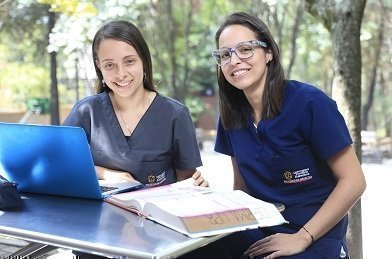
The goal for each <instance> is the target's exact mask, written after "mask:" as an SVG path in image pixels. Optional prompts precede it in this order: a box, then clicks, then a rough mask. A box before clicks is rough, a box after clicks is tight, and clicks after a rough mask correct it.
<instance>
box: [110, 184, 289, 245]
mask: <svg viewBox="0 0 392 259" xmlns="http://www.w3.org/2000/svg"><path fill="white" fill-rule="evenodd" d="M192 182H193V181H192ZM105 201H106V202H109V203H111V204H114V205H116V206H119V207H121V208H123V209H126V210H129V211H131V212H134V213H137V214H138V215H139V216H143V217H146V218H148V219H150V220H152V221H155V222H157V223H159V224H161V225H164V226H166V227H169V228H171V229H173V230H176V231H178V232H180V233H183V234H185V235H187V236H189V237H192V238H196V237H205V236H211V235H217V234H224V233H231V232H235V231H241V230H246V229H252V228H258V227H267V226H274V225H280V224H283V223H286V222H287V221H286V220H285V219H284V218H283V216H282V215H281V214H280V212H279V211H278V209H277V207H276V206H275V205H274V204H272V203H267V202H264V201H261V200H259V199H256V198H254V197H252V196H250V195H248V194H246V193H245V192H243V191H239V190H237V191H217V190H213V189H211V188H205V187H196V186H193V185H191V184H190V181H187V180H185V181H181V182H177V183H174V184H171V185H166V186H161V187H155V188H150V189H142V190H138V191H133V192H127V193H121V194H115V195H112V196H109V197H107V198H105Z"/></svg>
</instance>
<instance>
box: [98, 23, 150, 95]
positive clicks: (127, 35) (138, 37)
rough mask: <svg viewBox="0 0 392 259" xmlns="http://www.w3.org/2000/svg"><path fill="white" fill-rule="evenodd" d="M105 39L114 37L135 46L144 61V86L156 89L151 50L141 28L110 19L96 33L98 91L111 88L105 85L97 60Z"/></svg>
mask: <svg viewBox="0 0 392 259" xmlns="http://www.w3.org/2000/svg"><path fill="white" fill-rule="evenodd" d="M105 39H113V40H119V41H123V42H126V43H128V44H130V45H131V46H132V47H134V48H135V50H136V52H137V53H138V55H139V56H140V58H141V60H142V62H143V72H144V73H145V78H144V81H143V85H144V88H146V89H149V90H151V91H155V86H154V84H153V75H152V62H151V55H150V50H149V48H148V45H147V43H146V41H145V40H144V38H143V35H142V34H141V32H140V30H139V29H138V28H137V27H136V26H135V25H134V24H132V23H130V22H128V21H122V20H120V21H110V22H108V23H106V24H104V25H103V26H102V27H101V28H100V29H99V30H98V31H97V33H96V34H95V36H94V40H93V45H92V52H93V62H94V68H95V72H96V74H97V77H98V80H97V92H98V93H102V92H105V91H106V92H109V91H111V89H110V88H109V87H105V86H104V84H103V82H102V80H103V76H102V72H101V70H100V69H99V68H98V66H97V64H96V61H97V60H98V56H97V51H98V48H99V46H100V44H101V42H102V41H103V40H105Z"/></svg>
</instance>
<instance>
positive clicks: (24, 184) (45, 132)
mask: <svg viewBox="0 0 392 259" xmlns="http://www.w3.org/2000/svg"><path fill="white" fill-rule="evenodd" d="M0 174H1V175H3V176H4V177H5V178H6V179H8V180H9V181H12V182H15V183H16V184H17V188H18V190H19V191H20V192H29V193H41V194H50V195H60V196H71V197H79V198H89V199H103V198H105V197H107V196H108V195H112V194H115V193H120V192H126V191H132V190H136V189H139V188H142V187H143V184H141V183H139V182H120V183H110V185H106V186H100V183H99V181H98V178H97V176H96V173H95V167H94V162H93V159H92V156H91V152H90V148H89V144H88V141H87V137H86V134H85V131H84V130H83V129H82V128H79V127H70V126H54V125H37V124H18V123H4V122H0ZM102 189H104V190H105V191H102Z"/></svg>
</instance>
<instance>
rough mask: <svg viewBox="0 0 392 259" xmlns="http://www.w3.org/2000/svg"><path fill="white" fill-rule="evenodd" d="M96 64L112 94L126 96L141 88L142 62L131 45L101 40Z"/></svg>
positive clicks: (117, 41)
mask: <svg viewBox="0 0 392 259" xmlns="http://www.w3.org/2000/svg"><path fill="white" fill-rule="evenodd" d="M96 65H97V67H98V68H99V69H100V70H101V72H102V76H103V79H104V81H105V84H106V85H107V86H108V87H109V88H110V89H112V91H113V93H114V94H117V95H120V96H123V97H127V96H131V95H134V94H135V93H136V92H138V91H141V90H143V76H144V74H143V62H142V60H141V58H140V56H139V54H138V53H137V51H136V49H135V48H134V47H133V46H132V45H130V44H128V43H126V42H124V41H119V40H113V39H105V40H103V41H102V42H101V44H100V45H99V48H98V50H97V60H96Z"/></svg>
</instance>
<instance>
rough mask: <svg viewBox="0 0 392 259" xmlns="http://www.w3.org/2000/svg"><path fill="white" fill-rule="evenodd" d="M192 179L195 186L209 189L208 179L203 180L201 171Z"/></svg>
mask: <svg viewBox="0 0 392 259" xmlns="http://www.w3.org/2000/svg"><path fill="white" fill-rule="evenodd" d="M192 178H193V179H194V180H195V181H194V182H193V185H195V186H202V187H208V186H209V184H208V181H207V180H206V179H204V178H203V176H202V175H201V172H200V171H196V172H195V173H194V174H193V175H192Z"/></svg>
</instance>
